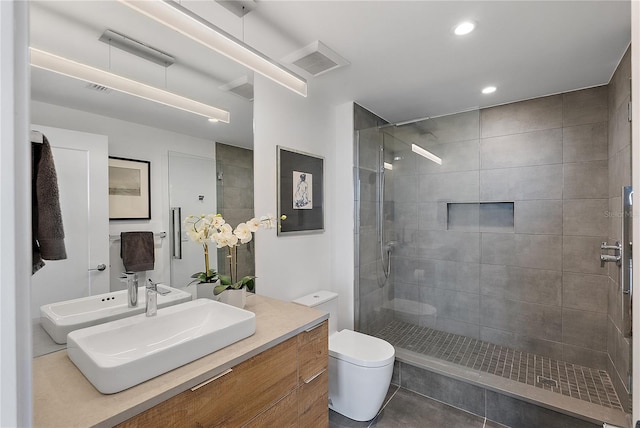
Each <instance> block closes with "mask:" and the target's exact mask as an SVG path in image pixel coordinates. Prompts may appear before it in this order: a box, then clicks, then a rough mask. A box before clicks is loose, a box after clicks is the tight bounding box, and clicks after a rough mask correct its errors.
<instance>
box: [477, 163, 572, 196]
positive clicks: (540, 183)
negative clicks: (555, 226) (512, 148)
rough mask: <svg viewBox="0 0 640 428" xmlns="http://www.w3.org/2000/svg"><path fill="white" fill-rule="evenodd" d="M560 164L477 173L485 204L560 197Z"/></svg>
mask: <svg viewBox="0 0 640 428" xmlns="http://www.w3.org/2000/svg"><path fill="white" fill-rule="evenodd" d="M560 183H562V165H561V164H557V165H542V166H529V167H522V168H501V169H490V170H485V171H480V199H481V200H482V201H484V202H489V201H496V202H504V201H521V200H530V199H561V198H562V186H561V185H560Z"/></svg>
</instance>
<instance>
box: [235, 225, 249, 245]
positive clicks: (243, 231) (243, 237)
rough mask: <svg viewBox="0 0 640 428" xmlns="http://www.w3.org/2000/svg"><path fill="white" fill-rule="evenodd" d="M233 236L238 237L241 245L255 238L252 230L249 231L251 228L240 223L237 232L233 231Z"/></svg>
mask: <svg viewBox="0 0 640 428" xmlns="http://www.w3.org/2000/svg"><path fill="white" fill-rule="evenodd" d="M233 234H234V235H235V236H237V237H238V239H239V240H240V243H241V244H246V243H247V242H249V241H251V239H252V238H253V234H252V233H251V229H249V226H248V225H247V224H246V223H240V224H239V225H238V226H237V227H236V230H234V231H233Z"/></svg>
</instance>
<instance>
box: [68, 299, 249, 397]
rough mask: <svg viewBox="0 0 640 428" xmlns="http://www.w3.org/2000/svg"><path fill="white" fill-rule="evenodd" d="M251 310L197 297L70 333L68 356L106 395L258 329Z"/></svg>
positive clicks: (200, 355) (222, 346) (154, 375)
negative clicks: (156, 310) (155, 312)
mask: <svg viewBox="0 0 640 428" xmlns="http://www.w3.org/2000/svg"><path fill="white" fill-rule="evenodd" d="M255 318H256V316H255V314H254V313H253V312H249V311H246V310H244V309H239V308H236V307H233V306H229V305H226V304H224V303H220V302H216V301H214V300H209V299H197V300H193V301H191V302H187V303H182V304H179V305H175V306H171V307H168V308H164V309H160V310H158V314H157V315H156V316H153V317H147V316H145V314H141V315H135V316H133V317H130V318H124V319H120V320H117V321H111V322H108V323H105V324H100V325H96V326H93V327H88V328H85V329H82V330H76V331H73V332H71V333H69V336H68V341H67V353H68V355H69V358H70V359H71V361H73V363H74V364H75V365H76V366H77V367H78V368H79V369H80V371H81V372H82V373H83V374H84V375H85V377H86V378H87V379H88V380H89V381H90V382H91V383H92V384H93V386H95V387H96V389H97V390H98V391H100V392H101V393H103V394H113V393H116V392H119V391H122V390H124V389H127V388H130V387H132V386H134V385H137V384H139V383H142V382H144V381H146V380H149V379H151V378H153V377H156V376H158V375H161V374H163V373H166V372H168V371H170V370H173V369H175V368H177V367H180V366H182V365H185V364H187V363H189V362H191V361H193V360H196V359H198V358H201V357H203V356H205V355H208V354H210V353H212V352H215V351H217V350H219V349H222V348H224V347H226V346H228V345H231V344H232V343H234V342H237V341H239V340H242V339H244V338H245V337H248V336H251V335H252V334H253V333H255V331H256V319H255Z"/></svg>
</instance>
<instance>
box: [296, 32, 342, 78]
mask: <svg viewBox="0 0 640 428" xmlns="http://www.w3.org/2000/svg"><path fill="white" fill-rule="evenodd" d="M283 62H285V63H288V64H291V65H292V67H294V68H295V69H296V70H294V71H299V72H300V74H303V75H305V76H307V77H316V76H320V75H321V74H324V73H326V72H328V71H331V70H335V69H336V68H340V67H344V66H345V65H349V61H347V60H346V59H344V58H342V57H341V56H340V55H338V54H337V53H335V52H334V51H332V50H331V49H329V48H328V47H327V45H325V44H324V43H322V42H321V41H319V40H317V41H315V42H313V43H311V44H310V45H308V46H306V47H304V48H302V49H300V50H298V51H296V52H294V53H292V54H290V55H288V56H287V57H285V58H284V59H283Z"/></svg>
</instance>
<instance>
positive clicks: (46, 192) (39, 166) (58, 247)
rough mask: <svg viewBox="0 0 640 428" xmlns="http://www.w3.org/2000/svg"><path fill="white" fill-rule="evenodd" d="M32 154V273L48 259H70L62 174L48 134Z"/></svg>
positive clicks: (35, 146)
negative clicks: (58, 169)
mask: <svg viewBox="0 0 640 428" xmlns="http://www.w3.org/2000/svg"><path fill="white" fill-rule="evenodd" d="M31 156H32V193H31V204H32V219H31V228H32V234H33V236H32V241H33V260H32V274H33V273H36V271H38V270H39V269H41V268H42V267H43V266H44V261H43V259H44V260H63V259H66V258H67V251H66V249H65V245H64V228H63V226H62V210H61V209H60V194H59V192H58V176H57V174H56V167H55V165H54V163H53V152H52V151H51V146H50V145H49V141H48V140H47V137H45V136H44V135H43V136H42V144H39V143H35V144H32V145H31Z"/></svg>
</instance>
